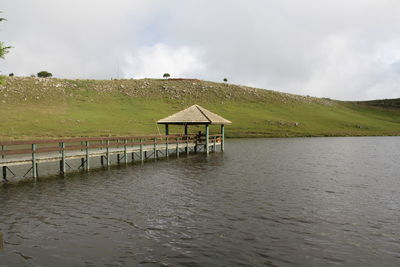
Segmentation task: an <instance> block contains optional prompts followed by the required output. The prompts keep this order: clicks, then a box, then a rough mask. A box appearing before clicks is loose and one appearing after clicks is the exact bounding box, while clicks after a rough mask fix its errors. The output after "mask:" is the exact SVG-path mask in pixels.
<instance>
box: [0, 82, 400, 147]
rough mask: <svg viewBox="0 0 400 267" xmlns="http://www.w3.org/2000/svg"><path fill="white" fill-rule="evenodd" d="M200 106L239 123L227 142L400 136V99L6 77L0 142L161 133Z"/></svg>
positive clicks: (233, 87)
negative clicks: (175, 117)
mask: <svg viewBox="0 0 400 267" xmlns="http://www.w3.org/2000/svg"><path fill="white" fill-rule="evenodd" d="M195 103H197V104H199V105H201V106H203V107H205V108H207V109H210V110H211V111H213V112H215V113H218V114H220V115H222V116H223V117H225V118H227V119H229V120H231V121H233V124H232V125H230V126H228V127H227V128H226V134H227V136H229V137H261V136H274V137H281V136H348V135H354V136H358V135H400V104H399V103H400V100H399V99H397V100H376V101H367V102H341V101H334V100H330V99H321V98H313V97H305V96H298V95H292V94H287V93H279V92H275V91H270V90H264V89H256V88H250V87H246V86H238V85H232V84H223V83H214V82H207V81H199V80H157V79H141V80H133V79H132V80H107V81H106V80H103V81H100V80H66V79H55V78H52V79H43V78H31V77H6V78H5V82H4V84H3V85H2V86H0V118H1V122H0V125H1V126H0V139H3V140H4V139H26V138H49V137H50V138H51V137H72V136H104V135H107V136H108V135H136V134H155V133H158V132H161V133H163V129H162V128H160V129H158V127H157V125H156V124H155V121H156V120H158V119H160V118H163V117H165V116H167V115H170V114H172V113H174V112H176V111H179V110H181V109H183V108H186V107H187V106H189V105H192V104H195ZM191 130H192V131H197V130H198V129H194V128H192V129H191ZM211 130H212V131H213V130H215V131H216V128H215V129H214V128H212V129H211ZM172 131H174V132H177V131H181V129H178V128H175V129H174V128H173V129H172Z"/></svg>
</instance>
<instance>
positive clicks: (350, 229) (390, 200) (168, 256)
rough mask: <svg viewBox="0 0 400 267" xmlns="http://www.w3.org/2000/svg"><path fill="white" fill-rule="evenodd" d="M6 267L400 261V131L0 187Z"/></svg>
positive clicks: (230, 149)
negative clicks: (379, 135)
mask: <svg viewBox="0 0 400 267" xmlns="http://www.w3.org/2000/svg"><path fill="white" fill-rule="evenodd" d="M0 232H2V233H3V239H4V248H3V250H1V251H0V266H100V265H111V266H119V265H127V266H134V265H139V264H142V265H144V266H160V265H161V266H239V265H243V266H261V265H270V266H298V265H303V266H322V265H336V264H339V265H346V266H399V265H400V138H399V137H359V138H294V139H236V140H228V142H227V144H226V152H225V153H223V154H222V153H215V154H211V155H210V156H209V157H208V158H207V157H206V156H205V155H204V154H200V153H199V154H196V155H195V154H193V155H190V156H189V157H181V158H179V159H175V158H171V159H169V160H159V161H157V162H146V163H145V164H144V165H140V164H136V165H129V166H127V167H120V168H113V169H111V170H100V171H92V172H90V173H88V174H84V173H82V174H73V175H69V176H67V177H66V178H61V177H55V178H54V179H46V180H45V181H40V182H38V183H36V184H34V183H27V184H21V185H3V186H0Z"/></svg>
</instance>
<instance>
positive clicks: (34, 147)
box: [32, 144, 38, 182]
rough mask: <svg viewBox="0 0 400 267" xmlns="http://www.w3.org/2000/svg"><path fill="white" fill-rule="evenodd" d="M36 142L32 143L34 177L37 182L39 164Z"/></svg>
mask: <svg viewBox="0 0 400 267" xmlns="http://www.w3.org/2000/svg"><path fill="white" fill-rule="evenodd" d="M36 147H37V146H36V144H32V171H33V179H34V180H35V182H36V181H37V177H38V170H37V164H36V152H35V151H36Z"/></svg>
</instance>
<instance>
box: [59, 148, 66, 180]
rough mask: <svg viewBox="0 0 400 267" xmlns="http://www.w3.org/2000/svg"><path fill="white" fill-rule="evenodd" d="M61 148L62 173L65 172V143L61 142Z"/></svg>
mask: <svg viewBox="0 0 400 267" xmlns="http://www.w3.org/2000/svg"><path fill="white" fill-rule="evenodd" d="M60 148H61V161H60V172H61V174H63V175H64V174H65V172H66V171H65V143H64V142H60Z"/></svg>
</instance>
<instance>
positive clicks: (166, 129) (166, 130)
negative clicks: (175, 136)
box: [165, 124, 169, 135]
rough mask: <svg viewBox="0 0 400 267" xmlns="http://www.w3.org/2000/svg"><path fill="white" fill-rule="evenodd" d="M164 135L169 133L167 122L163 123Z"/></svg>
mask: <svg viewBox="0 0 400 267" xmlns="http://www.w3.org/2000/svg"><path fill="white" fill-rule="evenodd" d="M165 135H169V129H168V124H165Z"/></svg>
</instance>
